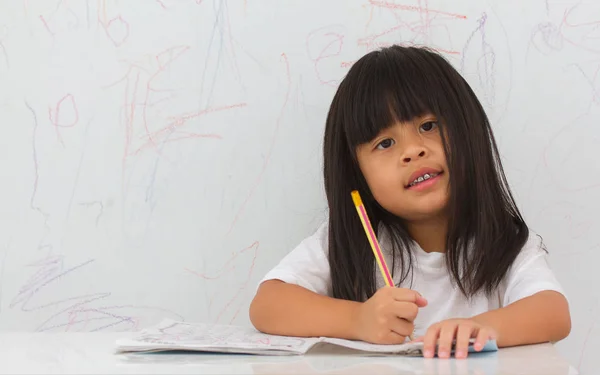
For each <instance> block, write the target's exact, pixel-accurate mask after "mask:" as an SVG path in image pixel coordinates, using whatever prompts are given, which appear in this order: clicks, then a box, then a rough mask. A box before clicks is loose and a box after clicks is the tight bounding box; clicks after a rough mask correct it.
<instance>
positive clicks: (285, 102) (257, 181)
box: [225, 53, 292, 236]
mask: <svg viewBox="0 0 600 375" xmlns="http://www.w3.org/2000/svg"><path fill="white" fill-rule="evenodd" d="M281 58H282V59H283V62H284V64H285V74H286V78H287V89H286V92H285V97H284V100H283V104H282V105H281V109H280V111H279V115H278V116H277V120H276V121H275V130H274V131H273V135H272V137H271V143H270V144H269V149H268V150H267V152H266V154H265V158H264V161H263V165H262V168H261V170H260V172H259V173H258V176H256V179H255V180H254V183H253V184H252V187H251V188H250V192H249V193H248V195H247V196H246V199H244V202H243V203H242V205H241V206H240V208H239V209H238V211H237V213H236V214H235V216H234V218H233V221H232V222H231V224H230V226H229V229H228V230H227V233H226V234H225V236H228V235H229V234H230V233H231V231H232V230H233V228H234V227H235V224H236V223H237V221H238V219H239V218H240V215H241V214H242V213H243V212H244V210H245V209H246V205H247V204H248V202H249V201H250V198H252V196H253V195H254V191H255V190H256V187H257V186H258V185H259V184H260V182H261V180H262V178H263V175H264V174H265V171H266V170H267V166H268V165H269V161H270V159H271V154H272V153H273V147H274V146H275V140H276V139H277V135H278V133H279V128H280V127H281V122H282V120H283V114H284V113H285V110H286V108H287V105H288V101H289V99H290V92H291V88H292V76H291V73H290V64H289V61H288V58H287V55H286V54H285V53H282V54H281Z"/></svg>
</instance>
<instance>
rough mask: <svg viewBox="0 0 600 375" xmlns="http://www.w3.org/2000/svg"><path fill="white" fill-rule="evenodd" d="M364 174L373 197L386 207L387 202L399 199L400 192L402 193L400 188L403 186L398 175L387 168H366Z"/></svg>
mask: <svg viewBox="0 0 600 375" xmlns="http://www.w3.org/2000/svg"><path fill="white" fill-rule="evenodd" d="M363 176H364V177H365V180H366V181H367V184H368V185H369V189H370V190H371V193H372V194H373V197H374V198H375V199H376V200H377V201H378V202H379V204H380V205H382V206H384V207H385V206H386V205H387V204H386V203H387V202H392V201H394V200H396V199H398V194H401V191H400V189H402V188H403V186H402V184H401V183H400V182H399V179H398V176H397V175H396V174H395V173H393V172H392V171H388V170H387V169H386V168H376V169H373V168H366V170H365V172H363Z"/></svg>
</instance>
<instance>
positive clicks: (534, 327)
mask: <svg viewBox="0 0 600 375" xmlns="http://www.w3.org/2000/svg"><path fill="white" fill-rule="evenodd" d="M472 320H474V321H475V322H476V323H479V324H481V325H483V326H488V327H491V328H492V329H493V330H494V331H496V334H497V340H496V343H497V344H498V346H500V347H506V346H516V345H525V344H535V343H541V342H548V341H552V342H556V341H559V340H562V339H564V338H565V337H567V336H568V335H569V333H570V331H571V316H570V313H569V305H568V302H567V299H566V298H565V297H564V296H563V295H562V294H560V293H557V292H554V291H542V292H539V293H536V294H534V295H532V296H530V297H526V298H523V299H521V300H518V301H515V302H514V303H512V304H510V305H507V306H505V307H502V308H499V309H496V310H492V311H488V312H485V313H483V314H480V315H476V316H474V317H473V318H472Z"/></svg>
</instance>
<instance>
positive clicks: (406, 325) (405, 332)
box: [390, 318, 415, 337]
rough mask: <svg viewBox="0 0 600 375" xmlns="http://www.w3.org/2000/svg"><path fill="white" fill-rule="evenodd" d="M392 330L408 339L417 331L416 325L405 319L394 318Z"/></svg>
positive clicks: (391, 325)
mask: <svg viewBox="0 0 600 375" xmlns="http://www.w3.org/2000/svg"><path fill="white" fill-rule="evenodd" d="M390 329H391V331H392V332H395V333H397V334H399V335H401V336H405V337H408V336H410V335H412V333H413V331H414V330H415V325H414V324H412V323H411V322H409V321H407V320H405V319H400V318H394V319H392V321H391V322H390Z"/></svg>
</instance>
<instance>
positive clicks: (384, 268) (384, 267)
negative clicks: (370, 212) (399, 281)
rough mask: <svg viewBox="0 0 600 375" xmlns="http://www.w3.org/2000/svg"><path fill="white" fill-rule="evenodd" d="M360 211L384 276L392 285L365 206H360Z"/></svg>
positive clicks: (392, 283) (392, 282)
mask: <svg viewBox="0 0 600 375" xmlns="http://www.w3.org/2000/svg"><path fill="white" fill-rule="evenodd" d="M359 208H360V213H361V215H362V217H363V219H364V220H365V224H366V225H367V228H368V230H369V236H370V237H371V241H373V245H374V246H375V251H376V252H377V256H378V257H379V260H380V262H381V265H382V267H383V272H384V277H385V278H386V279H387V281H388V283H389V285H394V281H393V280H392V276H391V275H390V270H388V268H387V266H386V264H385V258H384V257H383V253H382V251H381V248H379V242H377V237H375V233H373V227H371V222H370V221H369V217H368V216H367V212H366V211H365V206H360V207H359Z"/></svg>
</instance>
